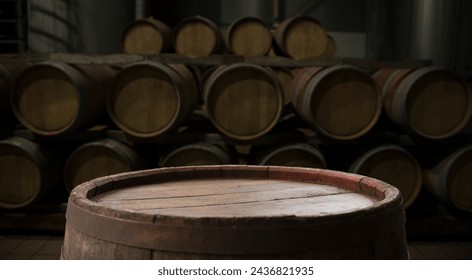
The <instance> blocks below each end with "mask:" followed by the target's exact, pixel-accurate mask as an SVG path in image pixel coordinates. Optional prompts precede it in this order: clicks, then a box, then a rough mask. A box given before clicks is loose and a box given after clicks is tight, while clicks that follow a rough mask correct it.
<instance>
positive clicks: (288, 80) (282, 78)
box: [271, 67, 294, 105]
mask: <svg viewBox="0 0 472 280" xmlns="http://www.w3.org/2000/svg"><path fill="white" fill-rule="evenodd" d="M271 69H272V71H274V73H275V75H277V78H278V79H279V82H280V84H281V85H282V89H283V92H284V105H287V104H289V103H290V87H291V86H292V82H293V76H294V75H293V73H292V71H291V70H290V69H289V68H285V67H272V68H271Z"/></svg>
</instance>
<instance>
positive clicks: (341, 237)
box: [62, 165, 407, 259]
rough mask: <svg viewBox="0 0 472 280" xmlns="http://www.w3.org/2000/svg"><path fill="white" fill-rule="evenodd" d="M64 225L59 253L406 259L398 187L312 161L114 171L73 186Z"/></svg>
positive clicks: (72, 256) (97, 256)
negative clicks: (310, 163) (314, 164)
mask: <svg viewBox="0 0 472 280" xmlns="http://www.w3.org/2000/svg"><path fill="white" fill-rule="evenodd" d="M334 176H337V177H334ZM67 224H68V225H67V227H66V235H65V240H64V247H63V254H62V258H64V259H115V258H116V259H122V258H125V259H149V258H152V259H162V258H164V259H254V258H257V259H259V258H264V259H287V258H289V259H304V258H307V259H346V258H347V259H391V258H393V259H396V258H406V257H407V251H406V241H405V232H404V217H403V209H402V208H401V197H400V195H399V192H398V190H396V189H395V188H393V187H391V186H389V185H388V184H385V183H383V182H381V181H378V180H375V179H372V178H367V177H363V176H359V175H354V174H347V173H342V172H335V171H329V170H319V169H309V168H293V167H292V168H291V167H273V166H269V167H261V166H239V165H238V166H236V165H234V166H229V165H227V166H194V167H176V168H160V169H155V170H146V171H140V172H134V173H125V174H121V175H112V176H109V177H104V178H102V179H98V180H94V181H91V182H87V183H84V184H82V185H81V186H79V187H77V188H75V189H74V191H73V192H72V193H71V196H70V197H69V204H68V209H67ZM372 228H375V229H376V230H375V231H372ZM354 229H355V230H354ZM346 232H349V234H348V235H346ZM122 246H124V247H122ZM118 247H119V248H122V250H121V249H120V252H119V253H116V252H115V251H116V249H117V248H118ZM128 247H129V248H128ZM128 251H130V253H129V255H128V256H126V255H123V254H126V252H128ZM123 252H124V253H123ZM148 252H150V254H148ZM141 253H143V254H144V255H141ZM114 254H117V255H116V257H115V256H114Z"/></svg>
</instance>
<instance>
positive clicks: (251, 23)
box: [227, 18, 272, 56]
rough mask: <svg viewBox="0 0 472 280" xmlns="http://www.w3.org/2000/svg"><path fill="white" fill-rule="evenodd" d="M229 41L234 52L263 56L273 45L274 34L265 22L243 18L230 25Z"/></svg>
mask: <svg viewBox="0 0 472 280" xmlns="http://www.w3.org/2000/svg"><path fill="white" fill-rule="evenodd" d="M227 41H228V45H229V49H230V50H231V51H232V52H233V53H234V54H237V55H244V56H263V55H265V54H267V53H268V52H269V50H270V48H271V46H272V34H271V33H270V30H269V28H268V26H267V25H266V24H265V23H264V22H262V21H260V20H258V19H254V18H242V19H240V20H237V21H236V22H234V23H233V24H232V25H231V26H230V27H229V30H228V35H227Z"/></svg>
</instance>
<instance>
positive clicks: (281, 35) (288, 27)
mask: <svg viewBox="0 0 472 280" xmlns="http://www.w3.org/2000/svg"><path fill="white" fill-rule="evenodd" d="M274 37H275V42H276V43H277V46H278V48H279V49H280V51H281V52H282V53H283V54H284V55H286V56H289V57H291V58H294V59H300V58H309V57H319V56H321V55H322V54H323V53H324V51H325V49H326V45H327V44H328V37H327V33H326V30H325V28H324V27H323V25H322V24H321V23H320V22H318V21H317V20H316V19H314V18H311V17H306V16H295V17H291V18H287V19H285V20H284V21H282V22H281V23H280V24H279V25H278V26H277V28H276V29H275V32H274Z"/></svg>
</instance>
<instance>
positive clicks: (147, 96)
mask: <svg viewBox="0 0 472 280" xmlns="http://www.w3.org/2000/svg"><path fill="white" fill-rule="evenodd" d="M197 91H198V89H197V84H196V81H195V78H194V76H193V75H192V73H191V72H190V71H189V70H188V69H187V68H186V67H185V66H183V65H164V64H160V63H157V62H151V61H148V62H138V63H134V64H132V65H129V66H128V67H126V68H125V69H123V70H122V71H120V72H119V73H118V74H117V75H116V76H115V78H114V79H113V82H112V85H111V86H110V91H109V92H108V96H107V109H108V113H109V115H110V117H111V119H112V120H113V122H114V123H115V124H116V125H117V126H118V127H119V128H120V129H122V130H123V131H124V132H126V133H128V134H130V135H133V136H137V137H143V138H146V137H153V136H157V135H160V134H162V133H164V132H167V131H169V130H171V129H174V128H176V127H177V126H178V125H180V124H181V123H182V121H184V120H185V119H186V118H187V117H188V116H189V115H190V114H191V113H192V111H193V109H194V107H195V105H196V102H197V98H198V93H197Z"/></svg>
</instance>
